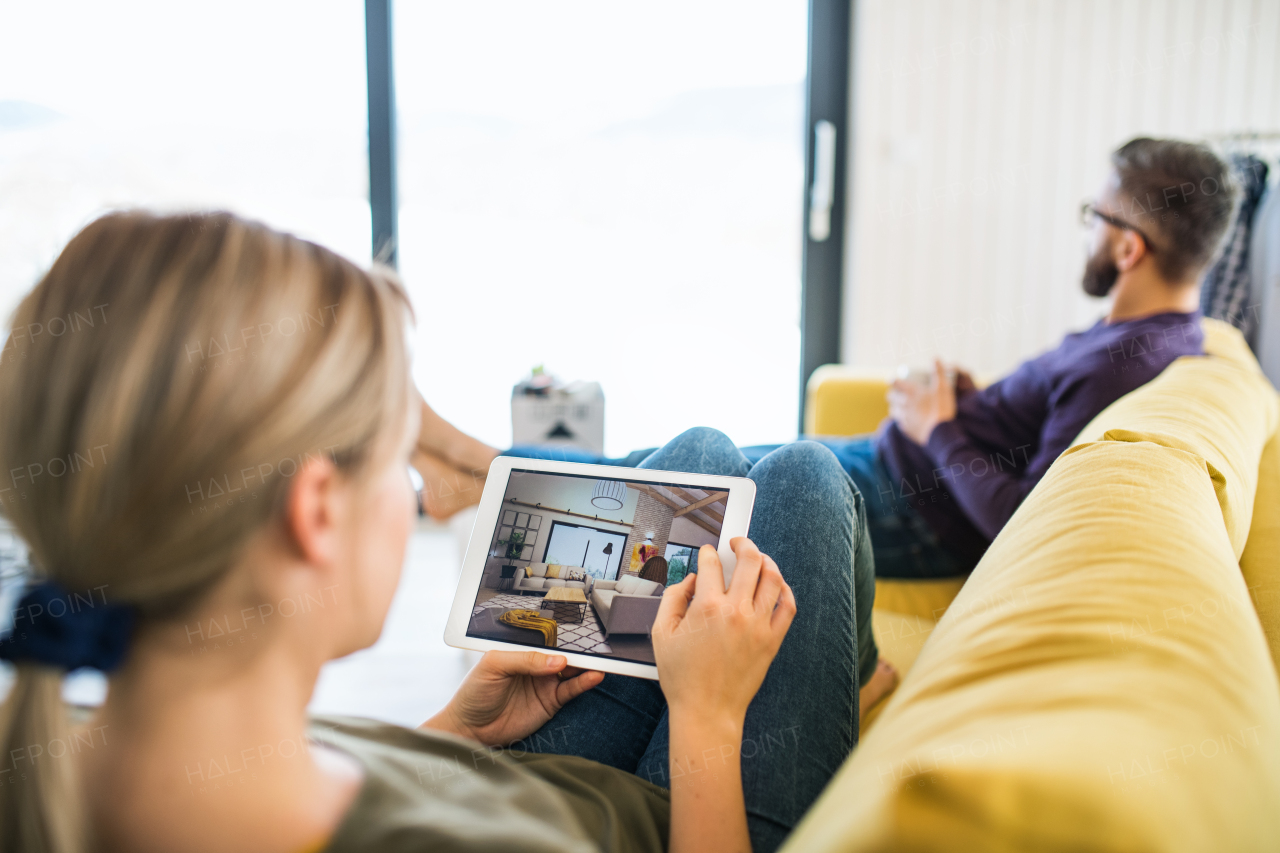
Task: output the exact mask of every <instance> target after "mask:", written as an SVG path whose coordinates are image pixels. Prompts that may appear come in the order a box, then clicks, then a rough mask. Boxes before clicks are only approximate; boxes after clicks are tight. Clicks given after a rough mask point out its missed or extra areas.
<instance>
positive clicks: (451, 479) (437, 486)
mask: <svg viewBox="0 0 1280 853" xmlns="http://www.w3.org/2000/svg"><path fill="white" fill-rule="evenodd" d="M410 462H411V464H412V465H413V467H414V468H416V469H417V470H418V473H419V474H421V475H422V507H423V509H425V510H426V511H427V515H429V516H431V517H432V518H434V519H436V520H437V521H444V520H445V519H447V518H448V517H449V516H451V515H453V514H454V513H455V512H457V511H458V510H460V509H465V508H466V507H469V506H475V505H476V504H478V503H480V494H481V493H482V492H483V491H484V480H485V474H486V473H487V471H488V466H487V465H486V466H485V467H484V468H483V469H478V470H474V471H466V470H463V469H461V468H457V467H455V466H453V465H450V464H449V463H448V462H446V461H444V460H443V459H441V458H440V457H439V456H436V455H435V454H433V453H423V452H421V451H418V452H416V453H414V454H413V459H411V460H410Z"/></svg>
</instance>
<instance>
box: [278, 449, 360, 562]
mask: <svg viewBox="0 0 1280 853" xmlns="http://www.w3.org/2000/svg"><path fill="white" fill-rule="evenodd" d="M342 482H343V480H342V478H341V477H340V476H339V473H338V469H337V467H336V466H335V465H334V464H333V462H332V460H330V459H329V458H328V457H326V456H321V457H310V458H308V459H307V461H306V462H305V463H304V464H303V465H302V466H301V467H300V468H299V469H298V473H296V474H294V475H293V478H292V480H291V481H290V483H289V489H288V492H287V495H286V497H285V511H284V519H285V530H286V531H287V534H288V537H289V540H290V541H291V542H292V544H293V546H294V547H295V548H296V549H297V552H298V556H299V557H300V558H301V559H302V560H304V561H305V562H307V563H311V564H313V565H317V566H325V565H331V564H332V563H334V562H336V561H337V560H338V559H339V551H340V550H341V544H340V541H339V540H340V538H341V518H342V515H343V513H344V512H345V502H344V494H343V489H342V488H341V486H342Z"/></svg>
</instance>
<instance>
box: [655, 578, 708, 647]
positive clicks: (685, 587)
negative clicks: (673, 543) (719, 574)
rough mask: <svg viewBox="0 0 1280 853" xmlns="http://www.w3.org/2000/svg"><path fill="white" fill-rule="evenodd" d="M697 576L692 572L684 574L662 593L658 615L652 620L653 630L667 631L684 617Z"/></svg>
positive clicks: (691, 598)
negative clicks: (682, 577)
mask: <svg viewBox="0 0 1280 853" xmlns="http://www.w3.org/2000/svg"><path fill="white" fill-rule="evenodd" d="M697 577H698V576H697V575H694V574H688V575H685V576H684V579H683V580H681V581H680V583H676V584H672V585H671V586H669V587H667V588H666V590H665V591H664V592H663V593H662V603H661V604H659V605H658V616H657V618H656V619H654V621H653V630H654V631H657V632H658V633H661V632H662V631H668V632H669V631H671V630H674V628H675V626H676V625H678V624H680V622H681V621H682V620H683V619H684V617H685V614H686V613H688V612H689V602H690V601H692V600H693V590H694V584H695V583H697V581H696V578H697Z"/></svg>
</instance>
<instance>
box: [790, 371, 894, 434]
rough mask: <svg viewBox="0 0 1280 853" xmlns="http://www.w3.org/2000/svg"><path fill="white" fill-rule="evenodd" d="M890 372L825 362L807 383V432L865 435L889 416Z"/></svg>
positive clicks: (805, 409) (805, 413)
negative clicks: (887, 395) (887, 394)
mask: <svg viewBox="0 0 1280 853" xmlns="http://www.w3.org/2000/svg"><path fill="white" fill-rule="evenodd" d="M888 390H889V374H888V372H887V371H884V370H864V369H861V368H856V367H848V366H846V365H842V364H824V365H823V366H821V367H819V368H818V369H817V370H815V371H814V372H813V373H812V374H810V376H809V382H808V384H807V385H806V386H805V406H804V431H805V433H806V434H807V435H863V434H865V433H869V432H874V431H875V429H876V427H877V426H879V425H880V422H881V421H882V420H884V419H885V418H887V417H888V416H889V401H888V399H887V398H886V397H885V394H886V393H887V392H888Z"/></svg>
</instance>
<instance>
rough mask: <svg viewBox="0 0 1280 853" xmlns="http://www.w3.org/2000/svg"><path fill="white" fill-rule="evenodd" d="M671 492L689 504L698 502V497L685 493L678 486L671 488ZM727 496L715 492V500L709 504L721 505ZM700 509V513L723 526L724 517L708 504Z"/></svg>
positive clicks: (726, 493)
mask: <svg viewBox="0 0 1280 853" xmlns="http://www.w3.org/2000/svg"><path fill="white" fill-rule="evenodd" d="M672 490H673V491H674V492H675V493H676V494H678V495H679V496H680V497H682V498H684V499H685V500H687V501H689V503H696V502H697V501H698V497H697V496H696V495H693V494H690V493H689V492H686V491H685V490H684V489H682V488H680V487H679V486H673V487H672ZM728 496H729V493H728V492H716V499H715V500H714V501H712V502H711V503H713V504H717V503H718V504H723V503H724V501H725V498H727V497H728ZM701 509H702V512H703V513H705V514H706V515H708V516H710V517H711V518H714V519H715V520H716V521H718V522H719V523H720V524H724V516H723V515H721V514H720V513H718V512H716V511H715V510H714V509H712V508H711V506H710V504H708V505H707V506H704V507H701Z"/></svg>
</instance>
